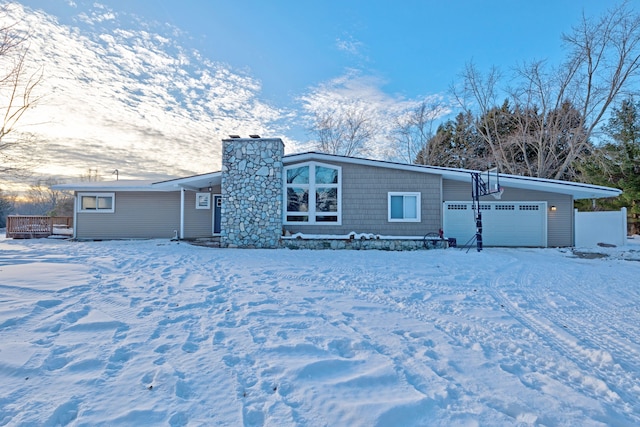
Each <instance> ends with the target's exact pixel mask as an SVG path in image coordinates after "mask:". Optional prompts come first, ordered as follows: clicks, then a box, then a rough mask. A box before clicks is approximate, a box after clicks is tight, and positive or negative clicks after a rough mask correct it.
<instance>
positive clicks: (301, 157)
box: [283, 152, 622, 200]
mask: <svg viewBox="0 0 640 427" xmlns="http://www.w3.org/2000/svg"><path fill="white" fill-rule="evenodd" d="M311 160H322V161H328V162H342V163H349V164H357V165H363V166H373V167H379V168H386V169H395V170H403V171H411V172H420V173H429V174H434V175H440V176H442V178H443V179H449V180H452V181H466V182H469V185H471V176H470V174H471V173H473V172H479V171H476V170H471V169H461V168H460V169H458V168H445V167H440V166H424V165H412V164H408V163H407V164H405V163H394V162H387V161H383V160H370V159H362V158H356V157H346V156H337V155H332V154H325V153H316V152H309V153H300V154H290V155H287V156H285V157H284V158H283V163H284V164H285V165H288V164H293V163H299V162H304V161H311ZM500 185H501V186H503V187H511V188H519V189H524V190H537V191H547V192H551V193H560V194H568V195H571V196H573V198H574V199H576V200H578V199H600V198H607V197H616V196H619V195H620V194H621V193H622V191H621V190H619V189H617V188H611V187H603V186H599V185H591V184H584V183H580V182H570V181H560V180H553V179H546V178H533V177H527V176H518V175H505V174H500Z"/></svg>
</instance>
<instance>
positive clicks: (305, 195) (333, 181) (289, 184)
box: [284, 162, 342, 224]
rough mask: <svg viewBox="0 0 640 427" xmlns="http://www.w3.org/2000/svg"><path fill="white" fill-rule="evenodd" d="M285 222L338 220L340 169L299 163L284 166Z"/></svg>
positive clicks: (322, 222) (339, 210)
mask: <svg viewBox="0 0 640 427" xmlns="http://www.w3.org/2000/svg"><path fill="white" fill-rule="evenodd" d="M284 174H285V176H284V178H285V180H284V181H285V197H286V200H285V207H286V210H285V218H284V222H285V224H286V223H307V224H340V223H341V206H342V201H341V197H342V195H341V190H340V186H341V168H340V167H338V166H333V165H324V164H320V163H315V162H311V163H303V164H299V165H295V166H289V167H287V168H285V169H284Z"/></svg>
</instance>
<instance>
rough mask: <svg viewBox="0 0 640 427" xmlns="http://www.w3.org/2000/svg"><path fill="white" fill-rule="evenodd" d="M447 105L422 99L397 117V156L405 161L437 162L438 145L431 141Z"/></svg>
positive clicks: (395, 139)
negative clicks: (435, 127)
mask: <svg viewBox="0 0 640 427" xmlns="http://www.w3.org/2000/svg"><path fill="white" fill-rule="evenodd" d="M445 110H446V107H445V106H444V105H443V104H442V103H441V102H440V101H433V102H428V101H426V100H425V101H422V102H420V103H419V104H418V105H417V106H416V107H415V108H413V109H411V110H409V111H405V112H403V113H402V114H400V115H399V116H398V117H396V119H395V127H396V129H395V131H394V133H393V136H394V142H395V145H396V154H397V157H398V158H399V159H400V160H401V161H403V162H405V163H415V162H417V161H418V157H419V156H418V154H420V159H419V160H420V163H423V164H435V157H437V153H436V147H433V146H431V144H430V141H431V139H432V138H433V136H434V132H433V126H434V123H435V121H436V119H438V118H439V117H441V116H442V113H443V112H444V111H445Z"/></svg>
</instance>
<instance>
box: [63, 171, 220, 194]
mask: <svg viewBox="0 0 640 427" xmlns="http://www.w3.org/2000/svg"><path fill="white" fill-rule="evenodd" d="M221 182H222V173H221V172H211V173H206V174H202V175H194V176H188V177H185V178H177V179H170V180H167V181H153V180H127V179H123V180H117V181H92V182H75V183H70V184H57V185H54V186H52V188H53V189H55V190H69V191H87V192H90V191H113V192H115V191H118V192H123V191H124V192H129V191H157V192H167V191H179V190H180V189H182V188H184V189H187V190H192V191H198V190H200V189H202V188H208V187H212V186H217V185H220V183H221Z"/></svg>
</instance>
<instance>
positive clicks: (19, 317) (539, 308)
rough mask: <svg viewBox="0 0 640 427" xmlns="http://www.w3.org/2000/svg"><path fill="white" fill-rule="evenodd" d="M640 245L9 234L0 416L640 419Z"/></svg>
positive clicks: (2, 265) (453, 422) (130, 421)
mask: <svg viewBox="0 0 640 427" xmlns="http://www.w3.org/2000/svg"><path fill="white" fill-rule="evenodd" d="M631 243H632V244H631V245H630V246H627V247H624V248H606V249H605V248H598V252H602V253H604V254H607V255H608V256H607V257H604V258H593V256H591V255H590V256H588V257H577V256H576V255H575V254H574V253H573V252H572V251H571V250H570V249H492V248H486V249H485V250H484V251H483V252H481V253H477V252H475V251H473V250H472V251H470V252H469V253H466V252H464V251H462V250H460V249H447V250H432V251H416V252H381V251H306V250H299V251H293V250H232V249H212V248H203V247H196V246H191V245H189V244H185V243H176V242H169V241H161V240H150V241H114V242H70V241H64V240H51V239H43V240H7V239H0V384H1V386H0V425H11V426H14V425H18V426H21V425H25V426H31V425H45V426H56V425H72V426H96V425H171V426H179V425H192V426H199V425H227V426H239V425H244V426H260V425H266V426H293V425H299V426H458V425H461V426H480V425H481V426H491V425H508V426H513V425H523V426H524V425H545V426H578V425H579V426H604V425H608V426H632V425H639V424H640V262H639V261H640V241H639V240H636V241H634V242H631ZM592 251H593V250H592Z"/></svg>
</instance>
